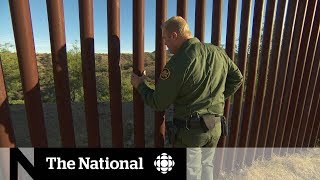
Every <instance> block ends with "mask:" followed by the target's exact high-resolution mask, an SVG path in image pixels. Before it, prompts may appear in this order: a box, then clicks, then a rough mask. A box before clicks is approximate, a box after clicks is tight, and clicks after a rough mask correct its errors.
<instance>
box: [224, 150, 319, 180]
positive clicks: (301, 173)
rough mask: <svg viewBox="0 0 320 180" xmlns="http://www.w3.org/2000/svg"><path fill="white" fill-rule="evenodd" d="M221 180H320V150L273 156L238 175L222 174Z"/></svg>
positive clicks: (244, 169)
mask: <svg viewBox="0 0 320 180" xmlns="http://www.w3.org/2000/svg"><path fill="white" fill-rule="evenodd" d="M221 179H247V180H256V179H270V180H271V179H272V180H278V179H279V180H287V179H290V180H291V179H305V180H316V179H320V148H312V149H308V150H306V151H303V152H301V153H296V154H291V155H287V156H279V155H273V157H272V159H271V160H269V161H266V160H256V161H254V162H253V165H252V166H250V167H246V168H243V169H241V170H240V171H238V172H237V173H230V174H226V173H222V178H221Z"/></svg>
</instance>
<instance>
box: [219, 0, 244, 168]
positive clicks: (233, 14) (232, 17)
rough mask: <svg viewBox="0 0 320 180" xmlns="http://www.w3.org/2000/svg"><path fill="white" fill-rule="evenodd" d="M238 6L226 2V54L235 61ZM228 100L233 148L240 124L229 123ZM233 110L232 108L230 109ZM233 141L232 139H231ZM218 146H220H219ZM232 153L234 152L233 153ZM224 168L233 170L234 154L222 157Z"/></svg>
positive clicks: (231, 144) (232, 0)
mask: <svg viewBox="0 0 320 180" xmlns="http://www.w3.org/2000/svg"><path fill="white" fill-rule="evenodd" d="M237 6H238V0H230V1H228V19H227V38H226V53H227V55H228V56H229V57H230V59H231V60H235V59H234V58H235V36H236V24H237V10H238V8H237ZM230 99H231V98H229V99H228V100H226V102H225V108H224V116H225V117H226V119H227V123H228V124H229V125H230V124H231V128H230V132H232V133H230V134H231V136H229V137H227V138H228V142H226V143H228V145H227V146H228V147H235V144H234V143H230V139H232V136H234V134H238V129H239V123H240V122H231V120H230V119H231V118H229V115H230ZM232 109H233V108H232ZM233 139H234V138H233ZM223 140H224V139H220V140H219V142H218V144H219V143H225V142H223ZM219 146H220V145H219ZM233 153H234V152H233ZM223 159H224V162H225V163H224V164H223V166H224V168H225V169H226V170H227V171H230V170H232V168H233V159H234V154H233V156H232V157H231V156H226V154H225V155H224V158H223Z"/></svg>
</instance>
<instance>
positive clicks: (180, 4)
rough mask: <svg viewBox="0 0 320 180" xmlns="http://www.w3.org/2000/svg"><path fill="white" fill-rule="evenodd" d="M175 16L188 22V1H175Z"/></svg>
mask: <svg viewBox="0 0 320 180" xmlns="http://www.w3.org/2000/svg"><path fill="white" fill-rule="evenodd" d="M177 15H178V16H181V17H182V18H183V19H185V20H186V21H187V20H188V18H187V17H188V1H187V0H177Z"/></svg>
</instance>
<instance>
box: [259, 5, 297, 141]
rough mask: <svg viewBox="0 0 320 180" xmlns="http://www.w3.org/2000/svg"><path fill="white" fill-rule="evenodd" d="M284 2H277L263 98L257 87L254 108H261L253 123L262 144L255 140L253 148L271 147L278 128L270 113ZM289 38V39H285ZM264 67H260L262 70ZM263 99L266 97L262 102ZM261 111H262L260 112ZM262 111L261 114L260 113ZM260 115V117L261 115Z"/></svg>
mask: <svg viewBox="0 0 320 180" xmlns="http://www.w3.org/2000/svg"><path fill="white" fill-rule="evenodd" d="M286 2H287V1H286V0H284V1H278V3H277V14H276V19H275V27H274V32H277V33H274V34H273V40H272V52H271V58H270V64H269V67H268V69H269V70H268V80H267V89H266V92H265V95H263V97H260V96H262V95H261V92H260V91H261V89H259V88H260V85H259V86H258V90H257V92H258V94H257V100H256V105H255V107H261V108H259V109H257V112H256V113H255V116H254V118H253V119H254V121H260V122H261V125H260V127H259V137H260V139H262V143H260V144H258V140H259V138H257V139H256V142H255V146H258V145H259V147H272V146H273V144H274V138H275V133H276V129H277V126H278V122H277V121H276V120H277V119H276V118H274V119H272V118H270V117H271V113H272V105H273V101H274V97H275V90H276V81H277V78H278V68H279V61H280V49H281V44H282V41H281V40H282V38H283V33H284V18H285V16H284V12H285V9H286ZM291 10H292V9H291ZM287 38H289V37H287ZM263 66H264V65H261V66H260V67H261V68H263ZM264 97H267V98H266V99H265V101H264V102H263V99H264ZM262 109H263V110H262ZM261 111H262V113H261ZM261 114H262V115H261Z"/></svg>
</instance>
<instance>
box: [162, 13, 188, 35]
mask: <svg viewBox="0 0 320 180" xmlns="http://www.w3.org/2000/svg"><path fill="white" fill-rule="evenodd" d="M161 28H162V29H163V30H166V31H167V32H168V33H172V32H176V33H177V34H178V36H181V37H185V36H188V35H192V33H191V31H190V28H189V25H188V23H187V21H186V20H184V19H183V18H182V17H181V16H173V17H171V18H170V19H168V20H167V21H165V22H164V23H163V24H162V26H161Z"/></svg>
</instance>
